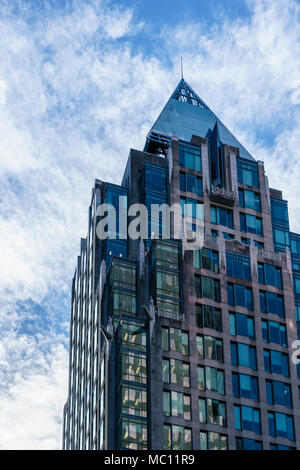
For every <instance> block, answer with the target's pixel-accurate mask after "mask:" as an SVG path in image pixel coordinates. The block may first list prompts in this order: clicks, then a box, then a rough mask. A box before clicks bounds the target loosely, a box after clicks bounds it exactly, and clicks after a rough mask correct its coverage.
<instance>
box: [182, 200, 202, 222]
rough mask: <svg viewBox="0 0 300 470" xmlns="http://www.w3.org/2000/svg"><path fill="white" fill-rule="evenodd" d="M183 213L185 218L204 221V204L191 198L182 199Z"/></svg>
mask: <svg viewBox="0 0 300 470" xmlns="http://www.w3.org/2000/svg"><path fill="white" fill-rule="evenodd" d="M180 206H181V213H182V215H183V216H185V217H192V218H193V219H199V220H203V208H204V205H203V203H202V202H199V201H197V200H196V199H191V198H188V197H187V198H183V197H181V198H180Z"/></svg>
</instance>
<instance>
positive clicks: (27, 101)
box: [0, 0, 300, 449]
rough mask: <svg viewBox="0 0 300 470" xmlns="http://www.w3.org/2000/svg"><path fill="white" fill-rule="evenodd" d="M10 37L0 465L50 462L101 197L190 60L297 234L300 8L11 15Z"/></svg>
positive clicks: (131, 1)
mask: <svg viewBox="0 0 300 470" xmlns="http://www.w3.org/2000/svg"><path fill="white" fill-rule="evenodd" d="M0 31H1V41H0V179H1V181H0V204H1V205H0V247H1V256H0V259H1V261H0V263H1V265H0V266H1V269H0V290H1V294H0V449H20V448H21V449H54V448H60V447H61V428H62V408H63V404H64V402H65V399H66V396H67V367H68V353H67V349H68V323H69V306H70V286H71V278H72V275H73V272H74V268H75V262H76V257H77V254H78V251H79V239H80V237H81V236H85V234H86V229H87V208H88V204H89V201H90V196H91V188H92V185H93V181H94V179H95V178H100V179H104V180H109V181H112V182H115V183H120V180H121V176H122V172H123V169H124V166H125V162H126V159H127V156H128V152H129V149H130V148H131V147H132V148H137V149H142V147H143V145H144V141H145V136H146V134H147V132H148V130H149V128H150V127H151V125H152V123H153V122H154V120H155V119H156V117H157V115H158V114H159V112H160V111H161V109H162V107H163V105H164V104H165V102H166V101H167V99H168V98H169V96H170V94H171V93H172V91H173V89H174V88H175V86H176V85H177V83H178V81H179V79H180V56H183V63H184V76H185V79H186V80H187V82H188V83H190V85H191V86H192V87H193V88H194V89H195V91H196V92H197V93H198V94H199V95H200V96H201V97H202V98H203V100H204V101H205V102H206V103H207V104H208V105H209V106H210V107H211V108H212V110H213V111H214V112H215V113H216V114H217V115H218V116H219V117H220V118H221V119H222V120H223V122H224V123H225V124H226V125H227V126H228V127H229V128H230V129H231V131H232V132H233V133H234V134H235V135H236V136H237V138H238V139H239V140H241V142H242V143H243V144H244V145H245V147H246V148H247V149H248V150H249V151H250V153H252V155H253V156H254V157H255V158H256V159H257V160H264V161H265V166H266V170H267V173H268V175H269V181H270V186H272V187H275V188H278V189H282V190H283V193H284V198H286V199H288V200H289V209H290V223H291V228H292V230H294V231H300V218H299V217H297V214H298V211H299V209H300V184H299V178H300V164H299V156H300V61H299V57H300V5H299V3H298V2H297V1H294V0H276V1H273V0H271V1H269V0H249V1H244V0H223V1H222V2H220V1H219V0H185V1H182V0H180V1H179V0H172V1H171V0H124V1H108V0H73V1H72V0H45V1H44V0H20V1H18V0H1V2H0Z"/></svg>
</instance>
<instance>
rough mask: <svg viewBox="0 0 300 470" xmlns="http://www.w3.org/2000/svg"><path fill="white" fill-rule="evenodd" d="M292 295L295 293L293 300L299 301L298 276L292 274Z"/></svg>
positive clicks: (299, 283)
mask: <svg viewBox="0 0 300 470" xmlns="http://www.w3.org/2000/svg"><path fill="white" fill-rule="evenodd" d="M293 278H294V293H295V299H296V300H298V301H299V300H300V274H298V273H294V276H293Z"/></svg>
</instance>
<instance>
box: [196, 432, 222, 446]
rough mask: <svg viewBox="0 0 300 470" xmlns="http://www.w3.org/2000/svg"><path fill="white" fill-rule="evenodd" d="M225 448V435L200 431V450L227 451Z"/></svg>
mask: <svg viewBox="0 0 300 470" xmlns="http://www.w3.org/2000/svg"><path fill="white" fill-rule="evenodd" d="M227 446H228V444H227V436H226V435H224V434H219V433H217V432H206V431H200V450H227Z"/></svg>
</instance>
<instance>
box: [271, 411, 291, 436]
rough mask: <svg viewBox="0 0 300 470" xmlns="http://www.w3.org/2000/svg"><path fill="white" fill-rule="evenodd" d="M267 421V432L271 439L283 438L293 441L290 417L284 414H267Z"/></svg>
mask: <svg viewBox="0 0 300 470" xmlns="http://www.w3.org/2000/svg"><path fill="white" fill-rule="evenodd" d="M268 419H269V432H270V436H272V437H285V438H287V439H290V440H291V441H293V440H294V439H295V435H294V420H293V417H292V416H288V415H286V414H284V413H273V412H269V413H268Z"/></svg>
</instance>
